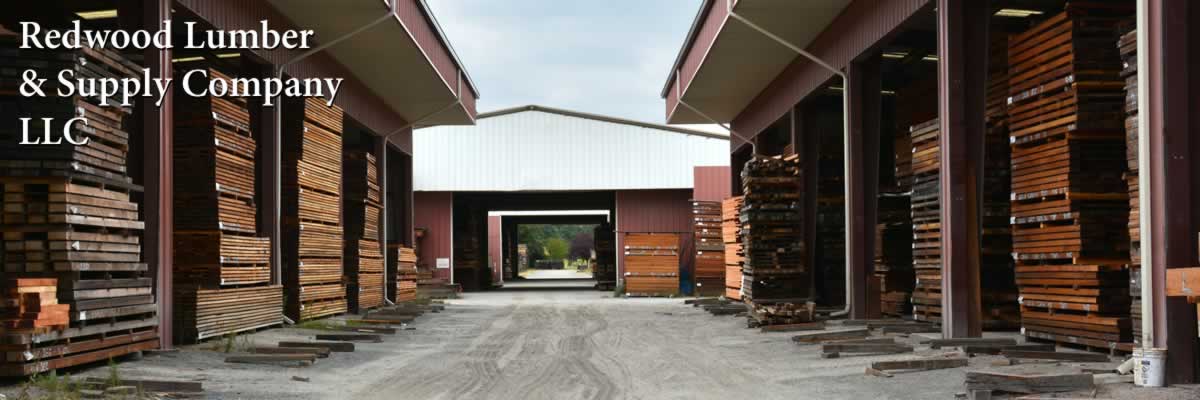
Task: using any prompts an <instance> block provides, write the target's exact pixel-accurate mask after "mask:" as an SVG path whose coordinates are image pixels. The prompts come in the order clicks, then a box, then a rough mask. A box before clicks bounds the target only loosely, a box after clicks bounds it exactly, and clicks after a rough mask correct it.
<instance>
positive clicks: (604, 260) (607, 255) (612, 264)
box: [517, 222, 617, 290]
mask: <svg viewBox="0 0 1200 400" xmlns="http://www.w3.org/2000/svg"><path fill="white" fill-rule="evenodd" d="M616 240H617V235H616V232H614V231H613V228H612V225H609V224H608V223H607V222H606V223H603V224H600V225H598V226H596V229H594V230H592V241H593V242H592V243H593V245H592V249H594V250H595V251H596V267H595V268H594V269H592V277H593V278H595V279H596V288H597V289H599V290H612V289H613V288H614V287H616V285H617V255H616V253H617V242H616ZM518 253H519V252H518ZM517 260H518V262H517V265H521V266H522V267H524V266H525V264H524V263H525V262H528V255H527V253H522V254H518V257H517Z"/></svg>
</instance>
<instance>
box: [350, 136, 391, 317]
mask: <svg viewBox="0 0 1200 400" xmlns="http://www.w3.org/2000/svg"><path fill="white" fill-rule="evenodd" d="M373 147H374V146H373V142H372V141H367V145H362V144H359V145H356V146H353V147H350V146H347V147H346V149H345V151H343V152H342V169H343V171H342V172H343V174H342V185H343V186H342V188H343V194H342V206H343V207H344V210H345V214H346V215H345V224H344V225H345V232H346V236H345V238H346V243H345V248H344V250H343V256H342V257H343V258H342V259H343V262H344V265H345V269H344V272H345V274H346V279H347V281H348V282H349V284H347V285H346V303H347V304H346V306H347V308H349V310H350V311H351V312H356V313H360V312H363V311H365V310H369V309H372V308H375V307H379V306H382V305H383V304H384V302H383V299H384V296H385V293H384V291H385V289H384V287H385V284H386V283H385V281H386V280H387V279H386V277H385V271H384V263H383V247H382V246H380V244H379V239H380V236H379V227H380V213H381V212H382V211H383V206H382V204H383V199H382V196H381V194H380V191H379V179H378V167H377V165H376V164H375V155H374V154H371V149H372V148H373Z"/></svg>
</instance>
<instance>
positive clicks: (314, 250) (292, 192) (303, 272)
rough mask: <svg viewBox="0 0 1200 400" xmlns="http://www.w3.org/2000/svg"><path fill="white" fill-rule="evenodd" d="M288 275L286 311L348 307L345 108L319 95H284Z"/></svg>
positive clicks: (308, 315) (301, 315)
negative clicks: (344, 220)
mask: <svg viewBox="0 0 1200 400" xmlns="http://www.w3.org/2000/svg"><path fill="white" fill-rule="evenodd" d="M281 106H282V107H283V112H284V115H285V116H291V117H288V118H285V119H284V121H283V125H284V126H283V128H284V129H283V168H282V169H283V209H282V210H281V211H282V215H283V217H282V221H281V224H282V225H283V227H282V230H283V233H282V234H283V240H282V243H280V245H281V248H282V251H283V262H284V266H283V272H284V274H283V278H284V288H285V289H286V291H287V292H286V297H287V304H286V307H285V310H286V313H287V315H288V316H289V317H290V318H292V319H293V320H296V321H300V320H310V319H313V318H319V317H323V316H327V315H333V314H340V313H344V312H346V308H347V304H346V285H345V284H344V283H343V281H342V279H343V273H344V272H343V269H342V256H343V253H342V251H343V250H342V247H343V239H344V238H343V235H342V224H341V209H342V202H341V199H340V196H341V184H342V179H341V173H342V110H341V109H340V108H338V107H336V106H334V107H327V106H325V102H324V100H322V99H319V98H308V99H284V101H283V104H282V105H281Z"/></svg>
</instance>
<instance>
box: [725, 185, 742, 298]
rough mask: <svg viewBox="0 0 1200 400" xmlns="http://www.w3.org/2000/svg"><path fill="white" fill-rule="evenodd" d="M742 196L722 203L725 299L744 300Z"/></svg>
mask: <svg viewBox="0 0 1200 400" xmlns="http://www.w3.org/2000/svg"><path fill="white" fill-rule="evenodd" d="M741 210H742V196H737V197H731V198H728V199H725V200H723V201H721V241H722V242H723V243H724V244H725V253H724V254H723V256H724V259H725V297H726V298H729V299H732V300H741V299H742V265H743V264H744V263H745V257H744V255H743V253H742V238H741V229H742V228H741V226H742V224H741V222H740V220H741V218H740V217H739V216H738V214H739V213H740V212H741Z"/></svg>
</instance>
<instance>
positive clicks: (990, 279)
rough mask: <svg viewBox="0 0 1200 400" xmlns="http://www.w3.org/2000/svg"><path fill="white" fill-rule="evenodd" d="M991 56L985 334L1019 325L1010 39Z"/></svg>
mask: <svg viewBox="0 0 1200 400" xmlns="http://www.w3.org/2000/svg"><path fill="white" fill-rule="evenodd" d="M993 36H994V37H993V38H992V41H991V46H990V48H989V56H988V88H987V99H986V101H987V103H986V104H987V109H986V112H985V121H986V125H985V129H986V130H985V132H984V150H983V151H984V162H983V198H982V199H981V201H982V206H983V210H982V213H983V215H982V221H981V222H982V227H981V228H982V229H983V231H982V235H981V236H980V253H979V273H980V275H979V281H980V289H981V296H980V297H981V301H982V303H981V304H982V305H983V310H984V315H983V317H982V320H983V326H984V328H985V329H986V330H1016V329H1018V328H1019V327H1020V326H1021V310H1020V307H1019V306H1018V304H1017V283H1016V277H1015V273H1016V272H1015V271H1014V267H1013V261H1012V226H1011V225H1010V224H1009V217H1010V212H1009V207H1010V205H1011V203H1010V202H1009V199H1008V196H1009V193H1010V190H1009V188H1010V184H1011V183H1012V177H1011V176H1010V171H1011V170H1012V167H1011V165H1010V162H1011V154H1010V147H1009V144H1008V107H1006V102H1007V99H1008V80H1009V79H1008V37H1007V36H1006V35H993Z"/></svg>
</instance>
